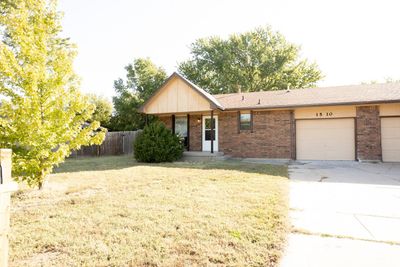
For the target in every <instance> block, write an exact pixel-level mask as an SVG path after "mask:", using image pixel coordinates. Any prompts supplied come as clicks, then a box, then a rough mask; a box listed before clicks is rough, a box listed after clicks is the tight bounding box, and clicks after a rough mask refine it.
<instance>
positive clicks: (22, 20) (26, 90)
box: [0, 0, 105, 187]
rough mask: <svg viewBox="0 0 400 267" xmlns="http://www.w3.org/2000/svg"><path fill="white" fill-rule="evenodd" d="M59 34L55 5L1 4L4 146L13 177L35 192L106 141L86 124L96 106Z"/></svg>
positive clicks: (31, 0) (0, 134)
mask: <svg viewBox="0 0 400 267" xmlns="http://www.w3.org/2000/svg"><path fill="white" fill-rule="evenodd" d="M61 30H62V29H61V25H60V14H59V13H58V12H57V6H56V2H55V1H47V0H13V1H0V40H1V42H0V96H1V99H2V100H1V101H2V103H1V107H0V145H1V147H5V148H11V149H12V150H13V176H14V177H15V178H16V179H17V180H20V181H21V180H23V181H26V182H27V183H28V184H29V185H31V186H35V185H37V186H39V187H41V186H42V184H43V181H44V179H45V176H46V175H47V174H49V173H50V172H51V171H52V169H53V167H54V166H55V165H57V164H59V163H61V162H63V161H64V159H65V157H67V156H68V155H70V153H71V150H75V149H79V148H80V147H81V146H82V145H91V144H100V143H101V142H102V141H103V139H104V136H105V133H104V132H103V131H101V130H98V129H99V126H100V125H99V122H98V121H93V122H91V123H87V121H88V120H90V118H91V117H92V114H93V111H94V105H91V104H89V102H88V99H87V98H86V97H85V96H82V95H81V93H80V92H79V89H78V88H79V80H78V78H77V76H76V75H75V73H74V71H73V68H72V65H73V59H74V57H75V54H76V49H75V46H74V45H73V44H71V42H70V41H69V40H68V39H63V38H61V37H60V36H59V34H60V32H61Z"/></svg>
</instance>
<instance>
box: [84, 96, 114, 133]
mask: <svg viewBox="0 0 400 267" xmlns="http://www.w3.org/2000/svg"><path fill="white" fill-rule="evenodd" d="M88 98H89V103H90V104H93V105H94V106H95V109H94V112H93V114H92V118H91V119H90V121H98V122H100V125H101V126H103V127H107V125H108V124H109V123H110V119H111V115H112V111H113V106H112V103H111V102H110V101H109V100H108V99H107V98H105V97H102V96H98V95H95V94H89V95H88Z"/></svg>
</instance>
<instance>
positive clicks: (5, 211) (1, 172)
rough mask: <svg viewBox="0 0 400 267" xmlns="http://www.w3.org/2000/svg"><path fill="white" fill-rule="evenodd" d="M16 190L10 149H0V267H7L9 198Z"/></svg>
mask: <svg viewBox="0 0 400 267" xmlns="http://www.w3.org/2000/svg"><path fill="white" fill-rule="evenodd" d="M17 189H18V185H17V183H16V182H14V181H13V180H12V178H11V149H0V266H8V232H9V228H10V196H11V193H12V192H14V191H16V190H17Z"/></svg>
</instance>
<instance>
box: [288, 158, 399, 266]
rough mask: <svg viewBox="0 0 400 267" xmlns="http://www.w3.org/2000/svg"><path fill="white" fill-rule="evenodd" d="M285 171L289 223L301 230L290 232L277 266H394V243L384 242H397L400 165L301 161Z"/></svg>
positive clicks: (396, 257)
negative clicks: (287, 171) (286, 247)
mask: <svg viewBox="0 0 400 267" xmlns="http://www.w3.org/2000/svg"><path fill="white" fill-rule="evenodd" d="M289 172H290V174H289V175H290V179H291V185H290V190H291V192H290V207H291V211H290V216H291V220H292V224H293V228H294V230H295V232H297V233H306V234H307V235H303V234H292V235H291V236H290V238H289V246H288V249H287V251H286V255H285V257H284V258H283V262H282V266H310V267H311V266H400V246H399V245H390V244H388V243H390V242H392V243H393V244H400V164H371V163H357V162H303V163H295V165H291V166H290V168H289ZM322 236H332V237H340V238H326V237H322ZM363 240H371V241H375V242H368V241H363ZM363 248H365V253H367V254H368V253H369V252H371V253H369V254H368V255H365V256H363V253H361V252H362V249H363ZM369 249H370V250H371V251H369ZM299 251H302V253H299ZM307 251H309V252H310V253H312V254H313V251H314V252H317V251H318V254H319V255H320V256H318V255H315V257H309V256H307V255H308V254H307ZM368 251H369V252H368ZM373 251H375V252H374V253H372V252H373ZM358 253H359V254H358ZM315 254H316V253H315ZM384 256H385V257H387V256H390V261H387V262H384V264H378V265H369V264H372V263H373V262H375V263H378V262H377V261H376V260H378V261H381V260H380V259H381V258H382V257H383V258H384ZM338 258H339V259H340V260H339V259H338ZM341 260H343V261H344V262H342V263H340V264H339V262H338V261H341ZM299 262H302V264H303V265H300V264H299ZM295 263H296V264H295ZM331 263H336V264H333V265H329V264H331Z"/></svg>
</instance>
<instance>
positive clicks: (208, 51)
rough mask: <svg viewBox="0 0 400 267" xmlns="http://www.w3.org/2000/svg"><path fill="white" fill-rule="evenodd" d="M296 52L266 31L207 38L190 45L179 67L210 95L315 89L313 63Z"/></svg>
mask: <svg viewBox="0 0 400 267" xmlns="http://www.w3.org/2000/svg"><path fill="white" fill-rule="evenodd" d="M299 51H300V48H299V47H298V46H296V45H294V44H292V43H289V42H288V41H286V39H285V37H284V36H283V35H281V34H280V33H278V32H273V31H272V30H271V28H270V27H264V28H257V29H255V30H253V31H249V32H245V33H241V34H233V35H231V36H229V38H227V39H222V38H220V37H209V38H203V39H199V40H197V41H195V42H194V43H193V44H192V45H191V55H192V56H191V58H190V59H189V60H187V61H184V62H182V63H180V64H179V67H178V68H179V71H180V72H181V73H182V74H183V75H184V76H186V77H187V78H188V79H189V80H191V81H193V82H194V83H196V84H197V85H199V86H200V87H202V88H204V89H206V90H208V91H209V92H210V93H213V94H220V93H235V92H238V91H240V90H241V91H242V92H254V91H267V90H279V89H286V88H287V87H288V86H290V87H291V88H303V87H312V86H315V83H316V82H317V81H318V80H320V79H321V78H322V75H321V72H320V71H319V69H318V67H317V65H316V64H315V63H313V64H310V63H309V62H308V61H307V60H306V59H301V58H300V56H299Z"/></svg>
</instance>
